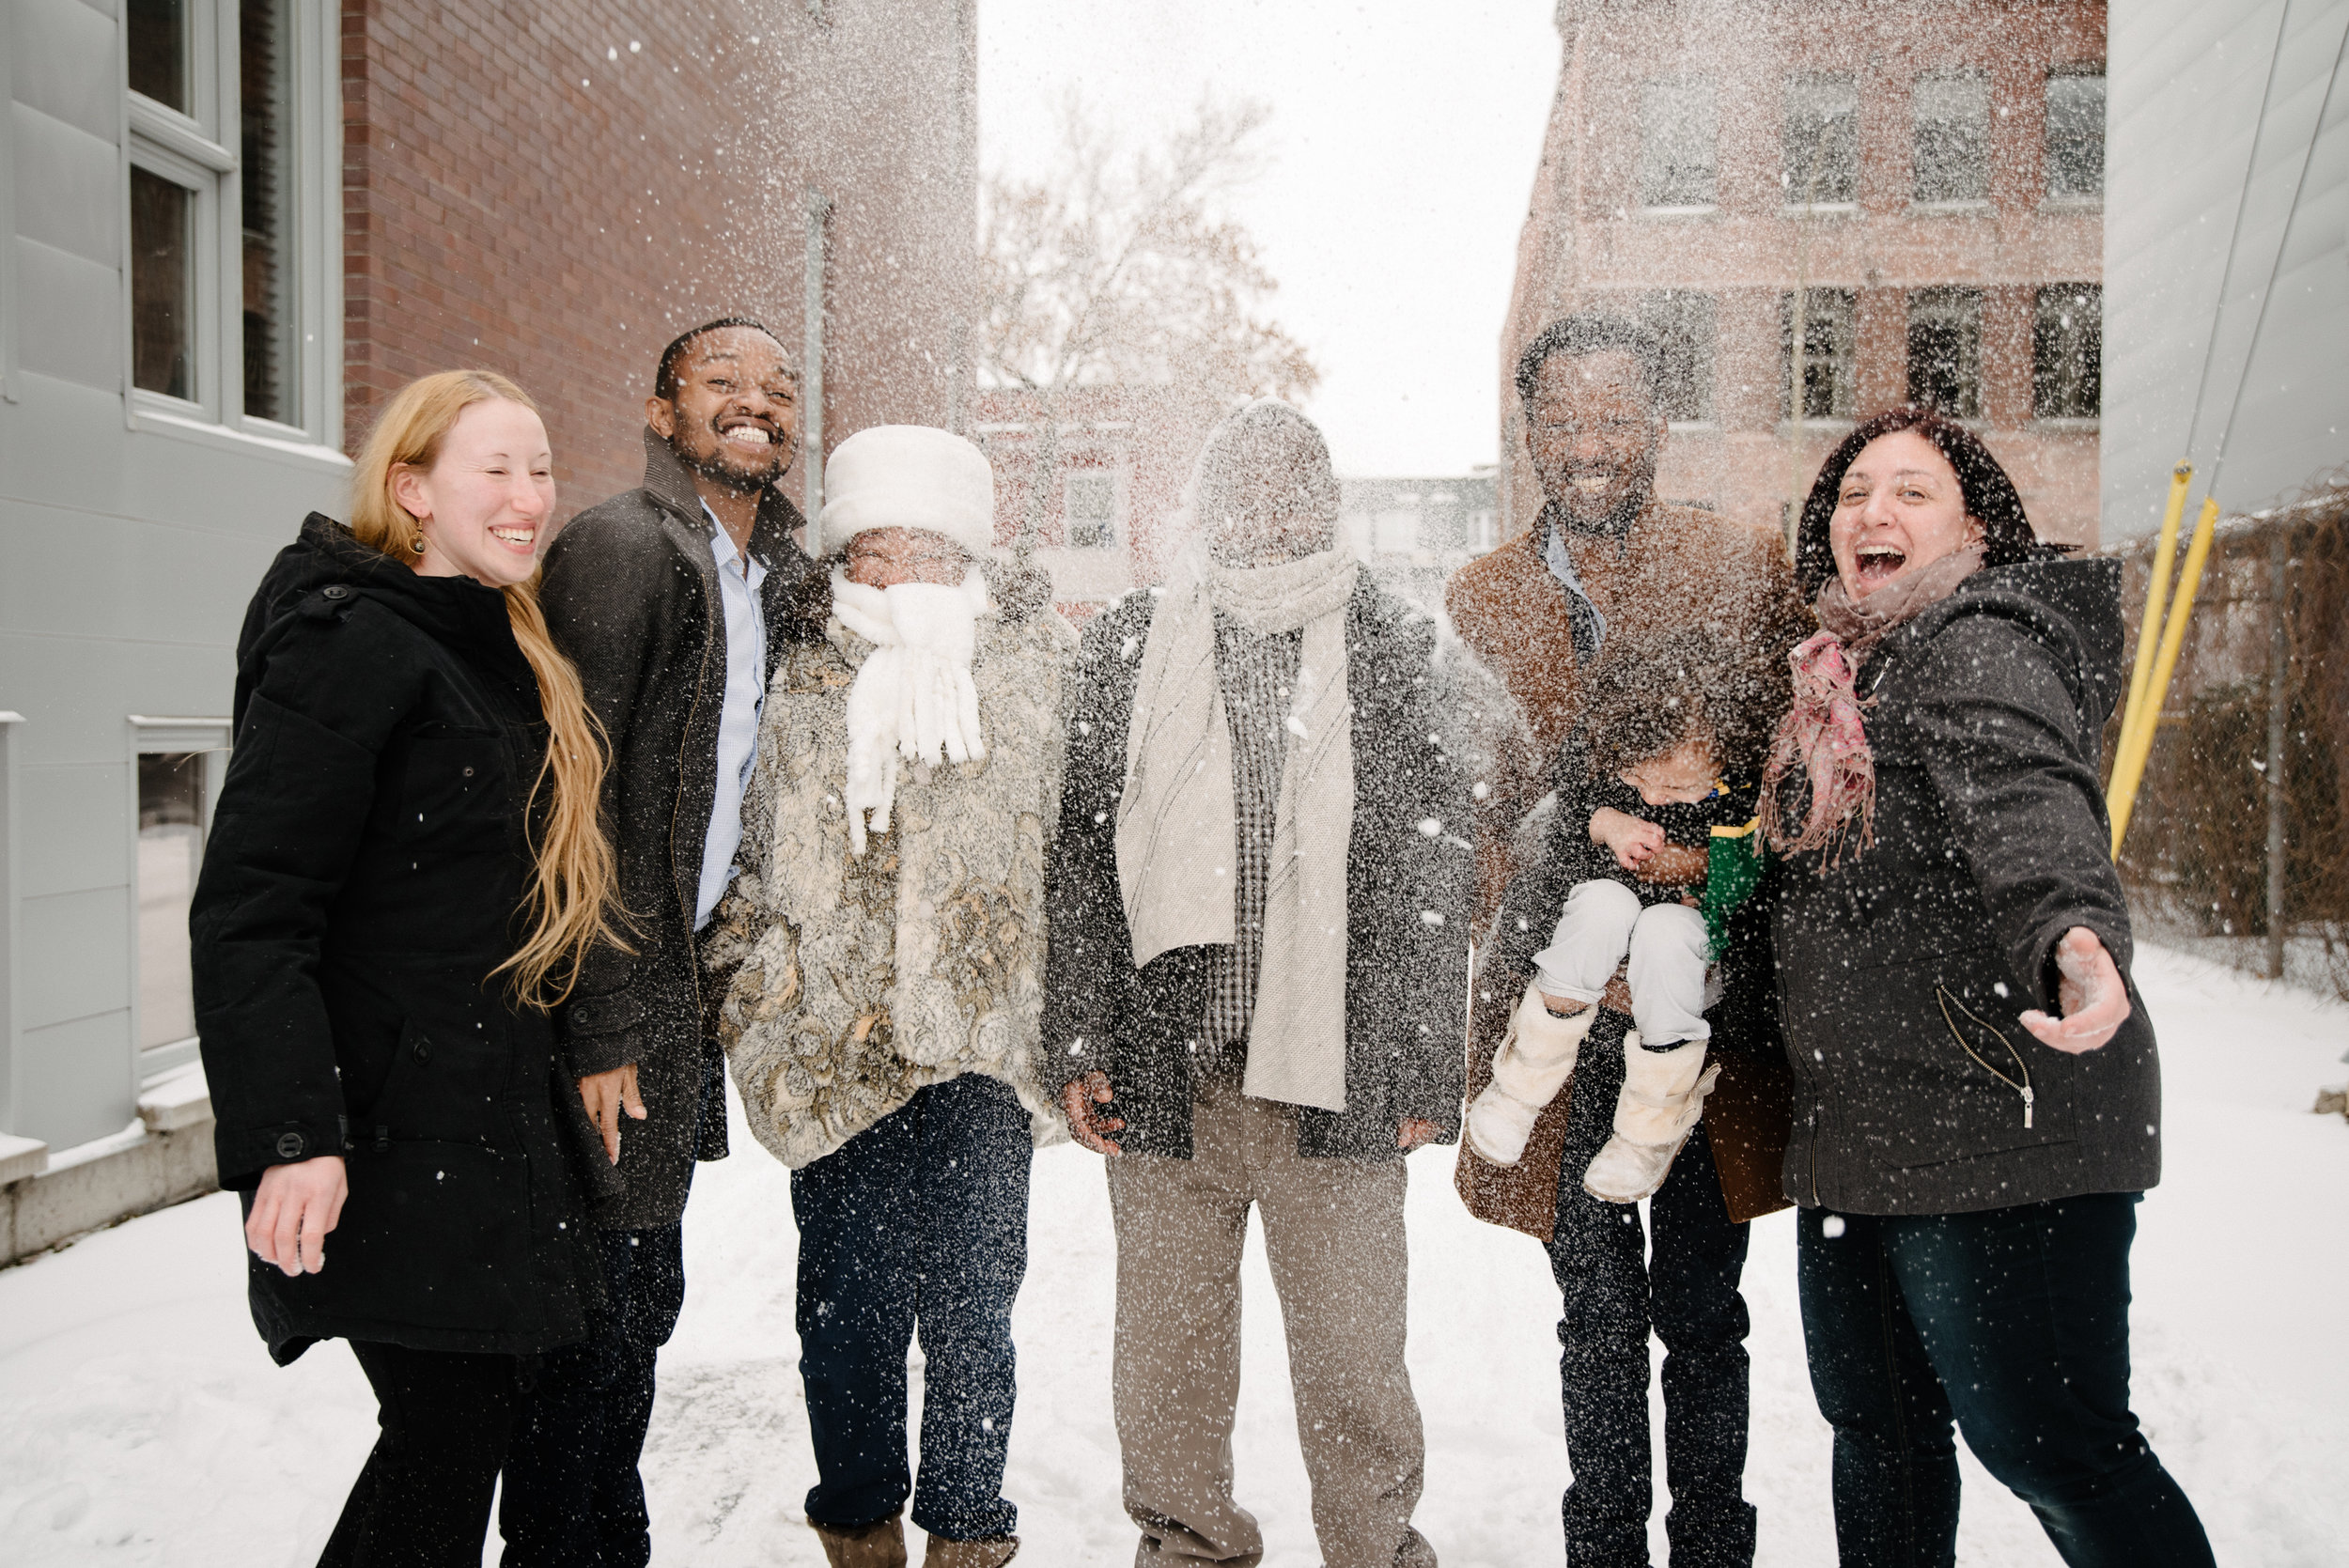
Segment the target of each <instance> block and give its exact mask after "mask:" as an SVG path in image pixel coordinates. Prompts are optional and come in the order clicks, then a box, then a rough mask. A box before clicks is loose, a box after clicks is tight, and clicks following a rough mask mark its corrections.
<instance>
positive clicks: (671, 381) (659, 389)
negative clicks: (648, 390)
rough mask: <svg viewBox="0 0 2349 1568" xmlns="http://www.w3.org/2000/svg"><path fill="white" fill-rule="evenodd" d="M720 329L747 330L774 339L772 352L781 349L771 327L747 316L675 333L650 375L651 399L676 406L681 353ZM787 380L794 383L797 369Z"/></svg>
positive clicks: (708, 323) (723, 317)
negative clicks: (678, 366)
mask: <svg viewBox="0 0 2349 1568" xmlns="http://www.w3.org/2000/svg"><path fill="white" fill-rule="evenodd" d="M723 327H748V328H750V329H751V330H752V331H754V332H762V333H765V334H767V335H768V336H769V337H772V338H774V339H775V347H776V348H778V349H780V348H782V347H783V339H782V338H780V337H777V336H776V335H775V330H774V329H773V328H772V327H770V326H769V325H768V324H767V323H766V322H764V321H754V320H752V319H751V318H749V317H747V316H721V317H719V318H718V319H716V320H715V321H704V322H703V323H702V324H701V325H700V326H698V327H695V328H694V329H693V330H692V331H691V332H686V333H679V334H677V337H676V338H675V339H673V340H672V341H671V342H670V344H669V346H668V347H667V348H665V349H661V365H660V368H659V369H657V370H655V371H654V372H653V375H652V395H653V396H655V397H658V398H660V399H661V401H662V402H664V403H674V402H676V401H677V364H678V362H679V361H681V360H682V359H684V358H685V352H686V350H687V349H691V348H692V346H693V341H694V339H696V338H698V337H700V336H701V335H702V334H704V333H714V332H716V331H718V330H719V329H720V328H723ZM787 355H788V350H786V357H787ZM791 379H792V380H795V381H796V380H799V379H800V372H799V369H798V367H797V366H792V367H791Z"/></svg>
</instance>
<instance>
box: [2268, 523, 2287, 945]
mask: <svg viewBox="0 0 2349 1568" xmlns="http://www.w3.org/2000/svg"><path fill="white" fill-rule="evenodd" d="M2291 567H2292V531H2291V530H2290V529H2289V528H2286V527H2282V526H2279V527H2278V528H2277V529H2276V530H2275V535H2274V537H2272V538H2270V539H2269V540H2268V541H2267V977H2268V978H2269V979H2270V980H2280V979H2282V978H2283V972H2284V806H2285V802H2286V796H2285V793H2284V782H2285V781H2284V738H2285V727H2286V723H2287V721H2288V718H2289V713H2288V709H2289V706H2290V704H2291V701H2292V629H2291V626H2290V624H2289V623H2288V622H2287V621H2286V620H2285V618H2284V612H2285V610H2286V608H2287V602H2286V600H2287V595H2286V593H2285V585H2286V581H2285V580H2286V576H2287V574H2288V573H2289V572H2290V570H2291Z"/></svg>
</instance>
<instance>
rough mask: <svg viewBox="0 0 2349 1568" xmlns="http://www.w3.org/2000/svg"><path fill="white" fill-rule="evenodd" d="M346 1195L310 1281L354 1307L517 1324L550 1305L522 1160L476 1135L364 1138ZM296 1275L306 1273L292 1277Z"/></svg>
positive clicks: (411, 1316) (474, 1325) (447, 1323)
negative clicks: (541, 1288)
mask: <svg viewBox="0 0 2349 1568" xmlns="http://www.w3.org/2000/svg"><path fill="white" fill-rule="evenodd" d="M348 1163H349V1169H350V1199H349V1201H348V1202H347V1203H345V1205H344V1208H343V1214H342V1220H341V1223H340V1224H339V1225H337V1226H336V1228H335V1231H334V1235H333V1236H331V1237H329V1238H328V1241H327V1254H326V1257H327V1262H326V1268H325V1270H324V1271H323V1272H322V1273H320V1274H319V1275H318V1276H317V1277H316V1279H317V1281H318V1283H317V1284H316V1285H313V1286H311V1290H312V1292H313V1293H315V1294H316V1295H317V1296H319V1297H321V1298H325V1297H331V1298H332V1299H331V1301H326V1300H323V1299H322V1300H321V1302H320V1304H321V1305H324V1306H329V1307H330V1308H331V1309H332V1310H334V1311H337V1312H345V1313H348V1314H350V1315H351V1316H354V1317H366V1318H372V1319H374V1320H376V1321H379V1322H386V1323H397V1324H407V1325H412V1326H414V1327H420V1328H440V1329H472V1330H475V1331H479V1332H484V1333H495V1332H498V1331H501V1330H505V1331H511V1330H513V1329H516V1328H518V1327H525V1326H528V1325H532V1324H535V1323H536V1322H537V1320H538V1319H539V1318H540V1317H542V1316H543V1315H544V1313H543V1310H542V1308H541V1307H540V1305H539V1304H538V1303H537V1302H536V1301H534V1300H532V1299H530V1297H531V1296H532V1295H533V1286H534V1284H535V1282H536V1274H535V1271H534V1270H533V1269H532V1267H531V1266H530V1265H531V1262H532V1246H531V1234H530V1189H529V1174H528V1167H527V1165H526V1163H525V1162H524V1161H523V1160H522V1159H521V1158H519V1157H515V1156H511V1155H501V1154H499V1153H497V1152H495V1151H493V1150H490V1149H485V1148H481V1147H479V1146H477V1145H467V1144H463V1143H448V1142H441V1141H431V1140H411V1139H396V1140H393V1141H388V1142H386V1143H384V1144H383V1145H381V1147H378V1146H375V1145H374V1144H372V1143H368V1142H362V1143H361V1144H360V1146H359V1147H358V1148H357V1149H356V1150H355V1151H353V1153H352V1154H351V1156H350V1160H349V1162H348ZM297 1283H301V1282H297Z"/></svg>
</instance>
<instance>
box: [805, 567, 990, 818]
mask: <svg viewBox="0 0 2349 1568" xmlns="http://www.w3.org/2000/svg"><path fill="white" fill-rule="evenodd" d="M992 613H994V611H993V607H992V606H990V605H989V604H988V601H987V580H986V578H985V577H984V576H983V575H982V574H981V573H980V571H979V568H978V567H972V568H971V570H970V573H969V575H967V576H966V577H964V578H963V580H962V582H961V584H960V585H959V586H945V585H941V584H938V583H931V582H900V583H897V584H896V585H895V586H894V587H890V588H871V587H867V586H865V585H864V584H863V583H861V582H849V581H848V576H847V574H846V573H844V572H843V571H841V570H840V568H839V567H833V568H832V615H833V617H834V618H835V619H837V620H838V621H839V623H840V624H841V625H842V626H844V627H846V628H847V629H848V630H850V631H853V632H855V633H856V634H857V635H858V636H859V637H862V638H863V639H864V640H865V641H866V642H868V643H870V644H873V651H872V652H871V653H869V654H867V655H865V658H864V662H863V665H861V666H860V667H859V668H858V670H857V673H856V680H855V682H854V683H853V684H852V685H850V686H849V688H848V785H847V788H846V789H845V790H844V791H843V794H844V796H845V798H846V799H847V801H848V848H849V850H850V852H851V853H854V854H858V855H862V854H863V853H864V833H865V813H867V812H870V813H872V825H871V826H872V831H874V832H877V833H885V832H887V831H889V811H890V807H891V806H892V805H893V804H894V803H895V801H896V799H897V779H898V776H899V774H900V773H901V772H902V771H903V767H904V764H906V763H909V762H911V763H917V764H932V763H944V762H982V761H985V760H986V758H987V740H986V737H984V736H982V735H981V734H980V733H979V693H978V689H977V688H976V687H975V686H973V685H972V683H971V660H972V658H973V657H974V655H975V654H976V652H977V650H978V635H979V629H978V618H979V617H980V616H981V615H985V614H992Z"/></svg>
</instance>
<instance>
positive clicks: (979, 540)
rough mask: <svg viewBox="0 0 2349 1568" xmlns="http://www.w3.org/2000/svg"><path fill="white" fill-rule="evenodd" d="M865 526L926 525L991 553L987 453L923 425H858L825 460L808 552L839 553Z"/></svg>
mask: <svg viewBox="0 0 2349 1568" xmlns="http://www.w3.org/2000/svg"><path fill="white" fill-rule="evenodd" d="M868 528H920V529H926V530H927V531H928V532H930V533H932V534H941V535H943V536H946V537H947V538H949V539H952V540H954V542H955V543H957V544H958V545H960V546H961V547H962V548H963V549H964V550H965V551H968V552H970V554H971V555H972V556H973V557H984V556H987V555H990V554H992V553H993V552H994V545H995V471H994V470H993V469H992V468H990V467H988V461H987V454H985V453H984V452H981V451H980V450H979V449H978V447H977V446H976V445H974V444H973V443H972V442H968V441H965V440H964V439H963V438H962V437H960V436H958V435H956V434H955V433H954V432H952V431H951V430H940V429H934V428H932V427H929V426H927V425H876V426H874V427H872V428H871V429H869V430H859V431H858V432H857V433H856V434H855V435H852V436H850V437H849V438H848V440H847V441H844V442H841V443H840V444H839V445H838V446H836V447H834V448H833V449H832V458H831V460H830V461H829V462H827V463H825V464H824V509H823V512H822V514H821V515H820V516H819V517H818V518H817V520H816V522H815V524H814V525H813V526H812V527H810V528H809V529H808V535H809V538H808V541H807V542H808V552H809V553H810V554H812V555H814V556H816V557H817V558H818V559H819V560H820V559H821V558H822V557H824V556H827V555H834V554H837V553H839V552H840V551H842V550H845V549H846V548H847V547H848V541H849V540H850V539H852V538H854V537H856V536H858V535H859V534H862V533H863V532H864V531H865V530H866V529H868Z"/></svg>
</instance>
